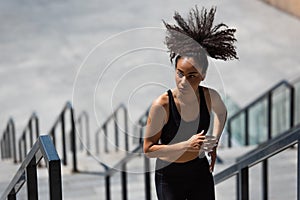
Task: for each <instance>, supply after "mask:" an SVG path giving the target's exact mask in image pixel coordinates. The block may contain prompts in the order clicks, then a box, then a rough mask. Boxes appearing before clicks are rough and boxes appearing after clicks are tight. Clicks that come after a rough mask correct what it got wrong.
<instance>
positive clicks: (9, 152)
mask: <svg viewBox="0 0 300 200" xmlns="http://www.w3.org/2000/svg"><path fill="white" fill-rule="evenodd" d="M0 146H1V159H6V158H13V160H14V163H17V150H16V131H15V123H14V120H13V119H12V118H10V119H9V120H8V122H7V125H6V128H5V130H4V131H3V135H2V138H1V141H0Z"/></svg>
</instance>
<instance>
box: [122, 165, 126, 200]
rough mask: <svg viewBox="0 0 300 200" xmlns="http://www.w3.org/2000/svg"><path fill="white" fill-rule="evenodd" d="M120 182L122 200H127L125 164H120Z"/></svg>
mask: <svg viewBox="0 0 300 200" xmlns="http://www.w3.org/2000/svg"><path fill="white" fill-rule="evenodd" d="M121 182H122V200H127V172H126V163H124V164H122V172H121Z"/></svg>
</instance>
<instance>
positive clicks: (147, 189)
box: [96, 104, 151, 200]
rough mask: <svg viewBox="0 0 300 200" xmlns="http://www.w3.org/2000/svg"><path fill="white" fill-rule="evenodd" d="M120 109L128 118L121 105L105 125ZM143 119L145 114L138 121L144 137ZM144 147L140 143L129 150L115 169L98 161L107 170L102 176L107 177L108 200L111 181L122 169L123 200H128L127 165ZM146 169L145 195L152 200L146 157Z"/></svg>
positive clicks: (148, 199)
mask: <svg viewBox="0 0 300 200" xmlns="http://www.w3.org/2000/svg"><path fill="white" fill-rule="evenodd" d="M120 109H124V111H125V114H126V115H125V116H127V109H126V107H125V106H124V105H123V104H121V105H120V106H118V107H117V109H116V110H115V111H114V113H113V114H112V115H110V116H109V118H108V119H107V120H106V121H105V123H103V124H107V123H109V121H110V120H112V119H114V117H115V114H116V113H117V112H118V111H119V110H120ZM146 113H147V112H146ZM142 118H145V114H143V115H142V116H141V117H140V119H139V120H138V123H139V125H140V126H139V127H140V130H139V132H140V134H141V135H143V126H142V124H141V123H142V122H143V120H141V119H142ZM125 124H127V118H126V119H125ZM126 126H127V125H126ZM101 128H103V126H102V127H100V129H99V130H101ZM99 130H98V131H97V132H96V134H99ZM125 130H126V131H127V128H125ZM126 133H127V132H126ZM126 135H127V134H126ZM96 138H97V141H98V139H99V138H98V137H96ZM142 147H143V144H142V142H140V143H139V144H138V145H137V146H136V147H134V148H133V150H130V151H129V150H128V149H127V151H126V152H127V154H126V155H125V156H124V157H123V158H122V159H121V160H119V162H118V163H116V164H115V165H114V166H113V167H109V166H107V165H106V164H105V163H103V162H101V161H98V164H99V165H101V166H102V167H104V169H105V172H104V173H101V175H103V176H104V177H105V196H106V200H110V199H111V191H110V179H111V177H112V176H113V175H114V174H115V173H117V172H118V170H116V169H120V168H121V187H122V199H123V200H127V172H126V164H127V163H128V162H129V161H130V160H132V159H133V158H135V157H137V156H139V155H140V154H141V153H142ZM98 148H99V147H98ZM98 150H99V149H98ZM144 168H145V193H146V194H145V195H146V200H151V183H150V171H149V169H150V161H149V158H147V157H146V156H145V162H144Z"/></svg>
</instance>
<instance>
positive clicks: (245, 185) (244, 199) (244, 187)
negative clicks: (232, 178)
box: [238, 167, 249, 200]
mask: <svg viewBox="0 0 300 200" xmlns="http://www.w3.org/2000/svg"><path fill="white" fill-rule="evenodd" d="M238 179H239V180H238V184H239V185H238V188H239V191H238V193H239V195H238V197H239V198H238V199H239V200H248V199H249V169H248V167H245V168H243V169H241V171H240V172H239V174H238Z"/></svg>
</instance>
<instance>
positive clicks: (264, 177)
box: [262, 159, 269, 200]
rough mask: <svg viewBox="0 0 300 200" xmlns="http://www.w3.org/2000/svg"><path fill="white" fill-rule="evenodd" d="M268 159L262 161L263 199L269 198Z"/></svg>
mask: <svg viewBox="0 0 300 200" xmlns="http://www.w3.org/2000/svg"><path fill="white" fill-rule="evenodd" d="M268 196H269V190H268V160H267V159H266V160H264V161H262V199H263V200H268V198H269V197H268Z"/></svg>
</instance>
